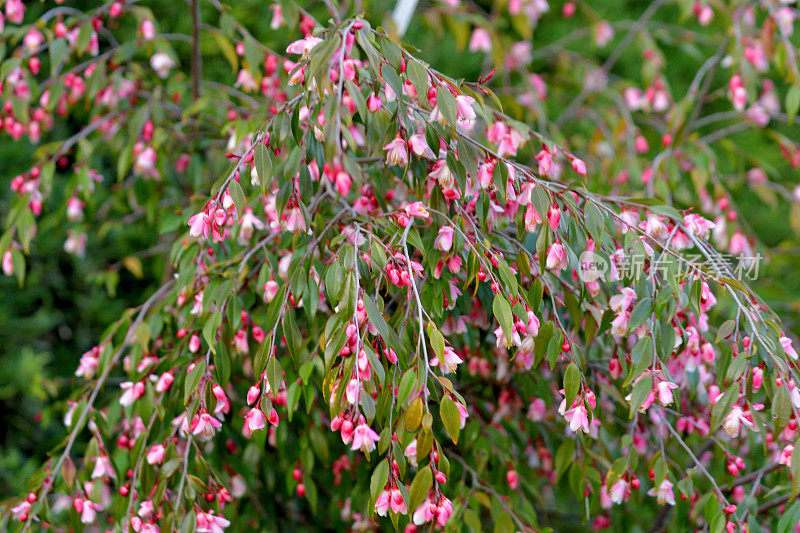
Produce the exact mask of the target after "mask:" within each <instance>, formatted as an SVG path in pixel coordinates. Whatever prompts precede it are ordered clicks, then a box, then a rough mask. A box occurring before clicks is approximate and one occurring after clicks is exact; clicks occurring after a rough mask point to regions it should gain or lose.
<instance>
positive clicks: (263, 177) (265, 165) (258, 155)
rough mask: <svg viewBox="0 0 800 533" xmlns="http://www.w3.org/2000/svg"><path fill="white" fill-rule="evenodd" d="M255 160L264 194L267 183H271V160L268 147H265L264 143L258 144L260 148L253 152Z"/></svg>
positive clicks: (257, 147)
mask: <svg viewBox="0 0 800 533" xmlns="http://www.w3.org/2000/svg"><path fill="white" fill-rule="evenodd" d="M253 160H254V162H255V164H256V173H257V174H258V181H260V182H261V191H262V192H264V191H265V190H266V187H267V183H268V182H269V181H270V177H269V173H270V171H269V167H270V159H269V154H268V153H267V147H266V146H264V143H258V146H256V149H255V150H254V151H253Z"/></svg>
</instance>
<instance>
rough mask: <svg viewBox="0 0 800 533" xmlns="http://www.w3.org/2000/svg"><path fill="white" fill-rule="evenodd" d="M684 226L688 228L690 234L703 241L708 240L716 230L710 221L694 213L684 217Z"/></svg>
mask: <svg viewBox="0 0 800 533" xmlns="http://www.w3.org/2000/svg"><path fill="white" fill-rule="evenodd" d="M683 224H684V225H685V226H686V231H688V232H689V233H690V234H692V235H695V236H697V237H700V238H701V239H708V236H709V235H710V234H711V230H712V229H714V226H716V224H714V223H713V222H711V221H710V220H708V219H705V218H703V217H701V216H700V215H696V214H694V213H692V214H691V215H686V216H685V217H683Z"/></svg>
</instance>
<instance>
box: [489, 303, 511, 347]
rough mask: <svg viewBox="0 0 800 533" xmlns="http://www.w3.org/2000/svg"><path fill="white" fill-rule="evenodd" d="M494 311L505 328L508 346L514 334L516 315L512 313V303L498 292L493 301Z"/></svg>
mask: <svg viewBox="0 0 800 533" xmlns="http://www.w3.org/2000/svg"><path fill="white" fill-rule="evenodd" d="M492 311H493V312H494V316H495V318H497V321H498V322H499V323H500V327H501V328H502V329H503V335H504V336H505V338H506V346H507V347H508V346H510V345H511V338H512V336H513V335H514V317H513V315H512V313H511V305H509V303H508V300H506V299H505V298H504V297H503V296H502V295H501V294H496V295H495V297H494V302H493V303H492Z"/></svg>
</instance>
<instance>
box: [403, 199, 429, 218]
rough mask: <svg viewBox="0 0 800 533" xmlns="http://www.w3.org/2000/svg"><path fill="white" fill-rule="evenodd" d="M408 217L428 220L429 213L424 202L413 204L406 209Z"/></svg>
mask: <svg viewBox="0 0 800 533" xmlns="http://www.w3.org/2000/svg"><path fill="white" fill-rule="evenodd" d="M405 212H406V215H408V216H410V217H414V218H421V219H426V218H428V216H430V215H429V213H428V210H427V209H426V208H425V205H424V204H423V203H422V202H411V203H410V204H408V205H407V206H406V207H405Z"/></svg>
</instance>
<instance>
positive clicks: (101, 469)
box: [92, 455, 117, 479]
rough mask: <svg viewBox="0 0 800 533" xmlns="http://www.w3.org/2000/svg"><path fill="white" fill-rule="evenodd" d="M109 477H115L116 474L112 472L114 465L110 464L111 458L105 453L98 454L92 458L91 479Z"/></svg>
mask: <svg viewBox="0 0 800 533" xmlns="http://www.w3.org/2000/svg"><path fill="white" fill-rule="evenodd" d="M104 477H110V478H114V479H116V477H117V474H116V473H115V472H114V466H113V465H112V464H111V459H109V458H108V456H107V455H98V456H97V457H95V459H94V470H92V479H97V478H104Z"/></svg>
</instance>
